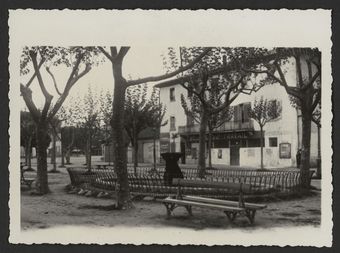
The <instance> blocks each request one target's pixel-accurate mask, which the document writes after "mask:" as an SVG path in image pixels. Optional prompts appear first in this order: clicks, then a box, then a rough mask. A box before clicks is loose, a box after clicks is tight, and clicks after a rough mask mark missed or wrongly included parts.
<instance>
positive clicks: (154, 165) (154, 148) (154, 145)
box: [153, 131, 157, 171]
mask: <svg viewBox="0 0 340 253" xmlns="http://www.w3.org/2000/svg"><path fill="white" fill-rule="evenodd" d="M155 136H156V131H155V133H154V135H153V169H154V170H155V171H156V170H157V169H156V163H157V161H156V137H155Z"/></svg>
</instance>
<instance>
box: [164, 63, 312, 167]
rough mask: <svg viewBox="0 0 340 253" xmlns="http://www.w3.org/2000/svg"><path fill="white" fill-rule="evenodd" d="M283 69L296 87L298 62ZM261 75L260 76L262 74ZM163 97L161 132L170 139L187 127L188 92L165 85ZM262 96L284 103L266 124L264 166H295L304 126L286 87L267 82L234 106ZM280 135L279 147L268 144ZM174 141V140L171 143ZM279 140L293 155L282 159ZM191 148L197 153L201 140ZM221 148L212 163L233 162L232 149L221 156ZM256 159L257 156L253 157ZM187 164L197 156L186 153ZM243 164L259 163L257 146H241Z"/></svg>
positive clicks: (177, 87) (177, 150) (213, 154)
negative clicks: (172, 127)
mask: <svg viewBox="0 0 340 253" xmlns="http://www.w3.org/2000/svg"><path fill="white" fill-rule="evenodd" d="M282 69H283V71H284V72H285V73H286V74H285V77H286V81H287V83H288V85H289V86H296V82H297V76H296V67H295V61H290V62H287V63H286V65H285V66H284V67H282ZM259 78H260V77H259ZM172 87H175V101H170V88H172ZM160 90H161V91H160V100H161V102H162V103H163V104H165V105H166V108H167V111H166V114H165V119H167V120H169V123H168V124H167V125H166V126H163V127H162V128H161V133H170V139H171V136H172V134H176V133H178V126H185V125H186V123H187V121H186V115H185V113H184V110H183V108H182V106H181V101H180V95H181V94H184V96H185V97H187V91H186V90H185V89H184V88H183V87H182V86H181V85H179V84H178V85H173V86H170V87H163V88H161V89H160ZM261 96H263V97H264V98H265V99H268V100H272V99H276V100H278V101H279V102H280V103H281V106H282V112H281V116H280V117H279V118H278V119H276V120H274V121H272V122H268V123H267V124H266V125H265V127H264V137H265V147H264V152H263V153H264V165H265V167H290V166H295V165H296V153H297V150H298V148H299V144H300V141H301V133H302V129H301V126H300V122H299V121H298V114H297V110H296V109H295V108H294V107H293V106H292V105H291V101H290V99H289V96H288V95H287V93H286V91H285V89H284V87H283V86H281V85H280V84H278V83H276V84H268V85H266V86H264V87H262V88H261V89H260V90H259V91H257V92H253V93H252V94H251V95H246V94H242V93H241V94H240V95H239V96H238V97H237V99H236V100H235V101H234V102H233V104H232V106H235V105H238V104H241V103H247V102H251V103H252V104H253V103H254V101H255V99H257V100H258V99H260V98H261ZM171 116H174V117H175V118H176V130H175V131H170V117H171ZM253 123H254V124H253V125H254V129H255V130H256V131H259V130H260V127H259V125H258V124H257V122H255V121H254V122H253ZM270 137H276V138H277V147H269V138H270ZM172 141H173V140H172V139H171V142H172ZM175 142H176V152H179V151H180V137H179V136H178V137H177V138H176V139H175ZM280 143H289V144H290V145H291V152H290V158H280V156H279V147H280ZM192 148H196V149H197V155H198V143H192ZM218 150H219V149H213V150H212V163H213V164H224V165H229V164H230V149H229V148H223V149H222V158H218V152H219V151H218ZM316 156H317V129H316V127H315V126H314V127H313V126H312V136H311V157H316ZM254 158H256V159H254ZM186 162H187V163H197V159H192V158H191V156H190V155H189V156H188V155H187V156H186ZM240 166H256V167H259V166H260V147H256V148H240Z"/></svg>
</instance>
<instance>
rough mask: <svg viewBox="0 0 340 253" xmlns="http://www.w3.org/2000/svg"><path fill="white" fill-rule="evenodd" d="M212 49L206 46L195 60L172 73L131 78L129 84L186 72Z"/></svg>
mask: <svg viewBox="0 0 340 253" xmlns="http://www.w3.org/2000/svg"><path fill="white" fill-rule="evenodd" d="M210 50H211V48H205V49H204V51H203V52H202V53H201V54H200V55H199V56H197V57H196V59H194V60H193V61H191V62H190V63H189V64H187V65H186V66H183V67H179V68H178V69H177V70H175V71H172V72H170V73H167V74H164V75H159V76H149V77H145V78H142V79H138V80H131V81H128V82H127V85H128V86H132V85H137V84H141V83H147V82H157V81H161V80H164V79H168V78H170V77H173V76H175V75H177V74H179V73H181V72H184V71H186V70H188V69H190V68H192V67H193V66H194V65H195V64H196V63H198V62H199V61H200V60H201V59H202V58H203V57H204V56H205V55H206V54H208V53H209V51H210Z"/></svg>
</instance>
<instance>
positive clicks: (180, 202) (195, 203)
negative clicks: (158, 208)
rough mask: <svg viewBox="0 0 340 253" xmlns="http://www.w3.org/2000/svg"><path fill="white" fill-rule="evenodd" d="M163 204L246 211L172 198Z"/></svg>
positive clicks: (238, 208) (238, 209)
mask: <svg viewBox="0 0 340 253" xmlns="http://www.w3.org/2000/svg"><path fill="white" fill-rule="evenodd" d="M160 201H161V202H166V203H173V204H177V205H184V206H185V205H189V206H198V207H208V208H213V209H220V210H221V209H222V210H226V211H238V212H240V211H244V208H240V207H232V206H223V205H216V204H209V203H200V202H195V201H188V200H180V199H172V198H166V199H163V200H160Z"/></svg>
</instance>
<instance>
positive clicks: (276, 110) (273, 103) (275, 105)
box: [268, 99, 282, 119]
mask: <svg viewBox="0 0 340 253" xmlns="http://www.w3.org/2000/svg"><path fill="white" fill-rule="evenodd" d="M268 103H269V105H270V108H271V110H270V112H269V113H270V114H271V116H273V119H277V118H279V117H280V116H281V111H282V108H281V103H280V102H279V101H278V100H276V99H274V100H270V101H268Z"/></svg>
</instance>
